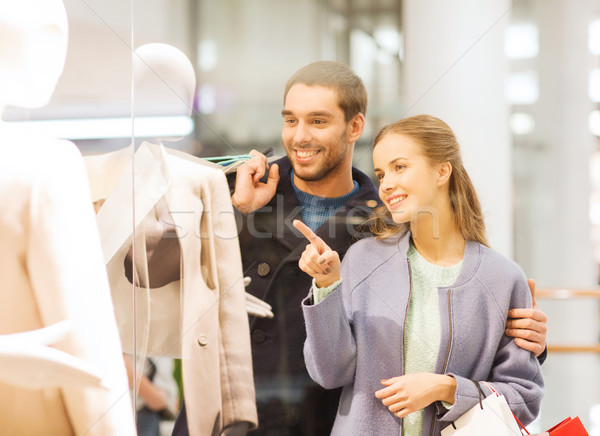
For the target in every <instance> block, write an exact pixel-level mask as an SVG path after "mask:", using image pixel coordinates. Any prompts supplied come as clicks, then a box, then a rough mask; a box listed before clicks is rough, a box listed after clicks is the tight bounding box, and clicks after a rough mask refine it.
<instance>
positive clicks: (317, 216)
mask: <svg viewBox="0 0 600 436" xmlns="http://www.w3.org/2000/svg"><path fill="white" fill-rule="evenodd" d="M290 181H291V182H292V186H293V188H294V192H295V193H296V198H297V199H298V204H299V205H300V207H301V208H302V220H303V221H304V224H306V225H307V226H308V227H310V229H311V230H312V231H313V232H314V231H316V230H317V229H318V228H319V227H321V224H323V223H324V222H325V221H327V219H328V218H329V217H330V216H332V215H333V214H334V213H335V211H336V210H338V209H339V208H340V207H343V206H344V205H345V204H346V203H347V202H348V200H350V199H351V198H352V197H354V195H356V193H357V192H358V182H357V181H356V180H353V182H354V188H352V191H350V192H348V193H347V194H345V195H342V196H341V197H333V198H329V197H319V196H317V195H312V194H309V193H307V192H304V191H302V190H300V189H298V188H297V187H296V185H295V184H294V171H292V172H291V173H290Z"/></svg>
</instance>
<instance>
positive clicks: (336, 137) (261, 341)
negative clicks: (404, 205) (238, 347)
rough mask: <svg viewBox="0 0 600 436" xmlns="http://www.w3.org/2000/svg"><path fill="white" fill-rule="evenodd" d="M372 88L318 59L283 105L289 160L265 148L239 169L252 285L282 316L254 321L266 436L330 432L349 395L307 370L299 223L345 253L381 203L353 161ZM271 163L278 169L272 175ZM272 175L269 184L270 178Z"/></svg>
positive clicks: (245, 257)
mask: <svg viewBox="0 0 600 436" xmlns="http://www.w3.org/2000/svg"><path fill="white" fill-rule="evenodd" d="M366 108H367V92H366V89H365V87H364V85H363V83H362V81H361V79H360V78H359V77H358V76H356V75H355V74H354V72H353V71H352V70H351V69H350V68H349V67H348V66H347V65H344V64H341V63H338V62H315V63H312V64H310V65H307V66H306V67H304V68H302V69H300V70H299V71H298V72H297V73H296V74H295V75H294V76H292V78H291V79H290V80H289V81H288V83H287V85H286V88H285V93H284V107H283V110H282V112H281V113H282V116H283V129H282V134H281V136H282V140H283V144H284V146H285V149H286V154H287V157H284V158H283V159H280V160H278V161H277V162H275V163H273V164H272V165H271V167H270V168H268V165H267V160H266V158H265V157H264V156H263V155H260V154H259V153H256V152H252V154H253V155H254V157H253V158H252V159H251V160H250V161H249V162H248V164H247V165H242V166H241V167H240V168H238V174H237V178H236V189H235V192H234V194H233V196H232V202H233V204H234V206H235V207H236V208H237V209H238V210H239V211H241V212H243V213H244V215H241V214H240V217H239V218H240V220H241V223H242V225H241V231H240V235H239V239H240V246H241V251H242V262H243V265H244V270H245V271H244V272H245V275H248V276H250V277H251V278H252V282H251V283H250V285H249V287H248V288H247V290H248V292H250V293H252V294H254V295H256V296H257V297H259V298H261V299H263V300H265V301H266V302H268V303H269V304H271V306H272V307H273V313H274V314H275V317H274V318H273V319H258V318H251V319H250V330H251V335H252V353H253V363H254V378H255V386H256V395H257V406H258V416H259V428H258V430H256V431H255V432H252V434H253V435H254V434H261V435H270V434H278V435H321V434H323V435H325V434H329V432H330V430H331V426H332V424H333V419H334V418H335V413H336V410H337V402H338V396H339V393H338V392H337V391H333V392H332V391H326V390H324V389H322V388H320V387H319V386H318V385H317V384H316V383H314V382H313V381H312V380H311V379H310V377H309V376H308V373H307V371H306V367H305V365H304V358H303V355H302V347H303V344H304V341H305V339H306V332H305V330H304V322H303V319H302V312H301V310H300V302H301V300H302V299H303V298H304V297H305V296H306V293H307V292H308V289H310V286H311V282H310V279H309V278H307V277H308V276H306V275H305V274H302V272H301V271H300V269H299V268H298V260H299V259H300V255H301V254H302V251H303V250H304V247H305V246H306V240H305V239H304V238H303V237H302V235H301V234H300V233H299V232H296V230H295V229H294V227H293V226H292V221H293V220H294V219H297V218H298V219H302V220H303V221H304V222H305V223H306V224H307V225H308V226H309V227H311V228H312V229H313V230H314V231H315V232H316V233H317V234H318V235H319V236H320V237H321V238H322V239H323V240H324V241H326V242H327V244H330V246H331V247H334V246H335V247H338V249H339V250H341V251H340V254H341V255H343V254H344V253H345V252H346V250H347V249H348V247H349V246H350V245H351V243H352V242H354V241H355V240H356V237H357V236H358V234H357V233H356V231H355V226H354V225H355V224H356V223H360V222H362V221H364V219H365V218H366V217H367V216H368V215H369V213H370V212H371V210H372V208H373V207H376V206H377V205H378V194H377V188H375V186H374V185H373V183H372V181H371V180H370V179H369V177H367V176H366V175H365V174H363V173H362V172H360V171H358V170H357V169H355V168H352V154H353V150H354V143H355V142H356V141H357V140H358V139H359V138H360V136H361V135H362V133H363V129H364V125H365V113H366ZM267 170H268V176H266V174H267ZM260 179H262V181H260Z"/></svg>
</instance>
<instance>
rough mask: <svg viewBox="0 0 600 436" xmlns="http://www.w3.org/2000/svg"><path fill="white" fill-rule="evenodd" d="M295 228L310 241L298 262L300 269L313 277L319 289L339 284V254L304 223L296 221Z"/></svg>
mask: <svg viewBox="0 0 600 436" xmlns="http://www.w3.org/2000/svg"><path fill="white" fill-rule="evenodd" d="M294 227H296V228H297V229H298V230H299V231H300V233H302V234H303V235H304V236H305V237H306V239H308V240H309V241H310V244H308V245H307V246H306V248H305V249H304V252H303V253H302V257H300V260H299V261H298V266H299V267H300V269H301V270H302V271H304V272H305V273H306V274H308V275H309V276H311V277H313V278H314V279H315V282H316V284H317V286H318V287H319V288H326V287H327V286H331V285H332V284H334V283H335V282H337V281H338V280H339V279H340V256H339V255H338V253H337V252H336V251H333V250H332V249H331V248H329V247H328V246H327V244H326V243H325V242H324V241H323V240H322V239H321V238H319V237H318V236H317V235H315V232H313V231H312V230H311V229H310V227H308V226H307V225H306V224H304V223H303V222H302V221H300V220H294Z"/></svg>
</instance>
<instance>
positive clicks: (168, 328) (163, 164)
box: [86, 142, 257, 436]
mask: <svg viewBox="0 0 600 436" xmlns="http://www.w3.org/2000/svg"><path fill="white" fill-rule="evenodd" d="M131 152H132V150H131V148H127V149H124V150H119V151H117V152H113V153H107V154H104V155H98V156H89V157H86V166H87V167H88V172H89V176H90V181H91V183H90V184H91V186H92V193H93V199H94V201H99V200H102V199H103V198H105V201H104V203H103V205H102V206H101V208H100V210H99V211H98V216H97V220H98V227H99V230H100V235H101V238H102V242H103V251H104V259H105V262H106V265H107V270H108V275H109V281H110V286H111V292H112V296H113V300H114V305H115V314H116V318H117V323H118V326H119V331H120V335H121V340H122V342H123V348H124V351H125V352H129V353H133V352H134V348H135V352H136V354H137V355H147V356H153V357H157V358H160V357H162V356H169V357H178V358H182V373H183V384H184V387H185V389H184V397H185V402H186V405H187V411H188V423H189V430H190V435H192V436H195V435H198V436H204V435H211V434H219V433H220V431H221V430H222V428H223V427H225V426H227V425H231V424H232V423H235V422H240V421H246V422H249V423H251V426H256V421H257V418H256V406H255V398H254V383H253V376H252V363H251V354H250V337H249V328H248V318H247V315H246V306H245V297H244V292H245V291H244V283H243V275H242V267H241V259H240V251H239V244H238V239H237V227H236V224H235V219H234V215H233V209H232V206H231V199H230V197H229V189H228V185H227V182H226V179H225V176H224V174H223V172H222V171H221V170H220V169H219V168H214V165H213V164H210V163H206V162H204V161H203V160H202V159H198V158H195V157H193V156H190V155H187V154H185V153H181V152H176V151H174V150H169V149H166V148H164V147H162V146H161V145H155V144H150V143H148V142H144V143H142V144H141V145H140V146H139V148H138V149H137V150H136V152H135V157H134V159H133V163H132V162H131ZM132 166H133V167H134V170H135V171H133V172H132ZM115 169H116V171H115ZM132 174H133V180H134V187H135V189H134V191H135V194H134V195H135V220H134V218H133V217H132V211H133V206H132V196H131V193H132V187H131V180H132ZM132 223H135V228H136V234H135V242H136V244H135V248H134V249H133V250H132V248H131V246H132V243H133V239H134V236H133V235H132V231H131V228H132ZM157 228H158V229H159V230H158V231H157ZM160 229H162V230H160ZM161 232H162V233H161ZM156 235H158V237H156ZM169 240H170V241H175V242H176V244H169ZM162 242H165V246H166V247H167V249H166V252H167V253H168V254H167V255H165V250H161V249H157V247H158V244H160V243H162ZM132 251H133V253H134V254H133V255H132ZM131 264H135V266H136V268H135V269H136V272H137V274H133V275H131V274H126V265H131ZM128 275H129V277H128ZM132 282H133V283H135V284H136V286H133V285H132ZM155 283H158V284H159V286H154V285H155ZM132 289H134V290H135V291H134V292H132ZM133 295H135V313H136V319H135V324H134V319H133V310H134V299H133ZM134 330H135V336H134V333H133V332H134ZM134 338H135V340H134ZM134 343H135V345H134Z"/></svg>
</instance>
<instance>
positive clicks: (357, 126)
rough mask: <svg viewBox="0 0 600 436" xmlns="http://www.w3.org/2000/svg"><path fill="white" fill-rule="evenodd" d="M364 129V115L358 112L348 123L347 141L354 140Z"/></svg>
mask: <svg viewBox="0 0 600 436" xmlns="http://www.w3.org/2000/svg"><path fill="white" fill-rule="evenodd" d="M364 130H365V116H364V115H363V114H361V113H360V112H359V113H357V114H356V115H354V118H352V119H351V120H350V122H349V123H348V142H350V143H352V142H356V141H358V138H360V137H361V135H362V134H363V131H364Z"/></svg>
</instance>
